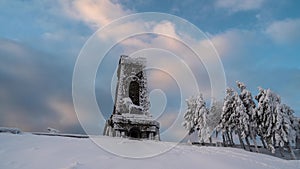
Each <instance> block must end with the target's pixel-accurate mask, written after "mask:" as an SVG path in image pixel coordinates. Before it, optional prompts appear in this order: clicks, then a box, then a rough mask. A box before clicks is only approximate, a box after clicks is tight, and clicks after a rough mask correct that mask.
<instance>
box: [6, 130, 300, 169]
mask: <svg viewBox="0 0 300 169" xmlns="http://www.w3.org/2000/svg"><path fill="white" fill-rule="evenodd" d="M100 139H103V141H104V142H110V143H111V145H112V146H114V145H116V146H121V147H124V148H126V147H127V148H128V147H130V149H132V150H131V151H137V150H138V148H133V147H139V146H146V145H147V146H148V147H149V148H150V149H152V148H153V149H156V148H160V147H162V146H169V144H173V143H166V142H155V141H137V140H127V139H121V138H110V137H101V138H100ZM0 168H1V169H11V168H12V169H13V168H18V169H19V168H20V169H22V168H26V169H40V168H43V169H59V168H61V169H93V168H101V169H102V168H104V169H113V168H122V169H124V168H131V169H135V168H136V169H137V168H149V169H150V168H151V169H154V168H155V169H160V168H161V169H168V168H171V169H176V168H178V169H182V168H201V169H206V168H207V169H214V168H222V169H235V168H236V169H243V168H245V169H271V168H272V169H300V161H299V160H298V161H287V160H282V159H279V158H276V157H272V156H268V155H262V154H256V153H250V152H246V151H244V150H240V149H232V148H221V147H197V146H191V145H178V146H176V147H175V148H173V149H172V150H170V151H168V152H166V153H164V154H161V155H159V156H155V157H152V158H144V159H128V158H122V157H118V156H116V155H113V154H111V153H109V152H106V151H104V150H102V149H101V148H99V147H98V146H97V145H96V144H94V143H93V142H92V141H91V140H90V139H87V138H81V139H79V138H68V137H54V136H37V135H32V134H26V133H25V134H21V135H13V134H7V133H0Z"/></svg>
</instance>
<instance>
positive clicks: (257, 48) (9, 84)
mask: <svg viewBox="0 0 300 169" xmlns="http://www.w3.org/2000/svg"><path fill="white" fill-rule="evenodd" d="M299 6H300V2H298V1H297V0H294V1H293V0H279V1H276V2H274V1H272V0H212V1H205V0H186V1H180V0H178V1H177V0H166V1H140V0H139V1H138V0H131V1H129V0H125V1H118V0H112V1H109V0H85V1H80V0H64V1H59V0H53V1H50V0H49V1H47V0H15V1H10V0H0V25H1V26H0V27H1V28H0V117H1V118H0V126H9V127H19V128H21V129H22V130H25V131H45V129H46V128H47V127H53V128H57V129H59V130H61V131H63V132H69V133H83V130H82V128H81V127H80V124H79V123H78V120H77V117H76V113H75V111H74V108H73V101H72V75H73V69H74V66H75V63H76V59H77V57H78V54H79V52H80V50H81V48H82V47H83V45H84V44H85V42H86V41H87V40H88V38H89V37H90V36H92V35H93V33H94V32H95V31H96V30H98V29H99V28H102V27H103V26H105V25H107V24H109V23H110V22H112V21H113V20H115V19H118V18H120V17H122V16H126V15H129V14H134V13H139V12H162V13H168V14H172V15H176V16H178V17H181V18H183V19H186V20H187V21H189V22H191V23H192V24H194V25H195V26H197V27H198V28H199V29H201V30H202V31H203V32H204V33H205V35H206V36H207V37H209V39H210V40H211V41H212V43H213V45H214V46H215V48H216V49H217V51H218V53H219V55H220V58H221V61H222V63H223V66H224V70H225V74H226V81H227V85H228V86H231V87H235V81H236V80H239V81H243V82H245V83H246V84H247V86H248V89H249V90H251V91H252V92H253V95H255V94H256V93H257V87H258V86H261V87H263V88H271V89H272V90H273V91H275V92H276V93H278V94H279V95H280V96H281V98H282V101H283V102H284V103H287V104H288V105H290V106H291V107H292V108H293V109H294V110H295V111H296V114H297V115H298V116H300V92H299V86H300V57H299V54H300V33H299V30H300V12H299V9H298V8H299ZM137 27H139V25H134V24H131V25H130V24H129V25H128V27H126V26H124V27H122V28H121V29H117V30H118V31H124V30H126V29H130V30H132V29H136V30H138V29H137ZM153 30H154V32H155V30H162V31H166V32H168V33H169V34H172V35H173V36H174V37H176V36H178V35H179V31H178V29H177V27H176V26H174V24H172V23H171V22H163V23H157V24H156V25H154V29H153ZM145 36H148V35H145ZM145 36H144V37H137V39H134V38H131V39H128V40H124V41H122V42H121V43H120V44H119V45H116V46H115V47H114V48H113V49H112V50H111V51H109V53H108V54H107V57H106V62H105V65H106V66H102V67H100V68H99V71H100V70H101V69H103V70H102V72H107V76H108V77H110V79H105V78H108V77H102V76H100V77H98V76H97V79H96V90H95V91H96V95H97V101H98V104H99V107H100V109H101V111H102V112H104V113H103V114H104V117H106V118H107V117H109V115H110V113H111V110H112V107H113V102H112V97H111V88H110V87H111V84H110V83H111V74H109V73H111V72H113V71H114V70H115V68H116V66H117V61H118V58H119V55H120V52H123V53H124V52H125V53H126V54H132V53H134V52H135V51H137V50H141V49H145V48H150V47H156V48H157V47H161V46H162V45H164V46H163V47H164V49H170V50H171V49H174V46H175V47H176V49H177V51H178V50H179V49H178V48H177V47H178V45H176V42H174V43H172V40H170V39H166V38H165V37H163V36H161V37H159V38H157V37H155V38H153V37H152V39H151V42H149V37H145ZM141 39H142V40H141ZM145 39H146V40H145ZM145 41H146V42H145ZM170 44H172V45H170ZM124 46H125V47H124ZM121 47H123V48H122V49H119V48H121ZM183 50H184V49H182V50H181V48H180V51H181V52H182V51H183ZM123 53H122V54H123ZM158 55H159V54H158ZM187 56H188V55H185V56H183V58H184V57H187ZM110 58H111V59H110ZM161 62H163V60H162V61H161ZM165 63H167V61H165ZM196 67H197V68H196ZM191 69H192V70H193V73H194V74H195V76H197V81H198V82H199V84H200V85H201V87H200V90H201V92H202V93H204V96H206V99H209V98H208V97H209V92H210V90H209V89H208V86H210V85H211V84H209V79H208V76H207V73H206V71H205V68H204V67H203V65H201V64H199V65H193V66H191ZM170 70H171V71H173V72H175V73H174V74H177V73H178V74H180V72H177V73H176V71H178V69H172V66H171V68H170ZM100 72H101V71H100ZM104 75H105V73H104ZM101 78H104V79H101ZM178 78H185V76H184V75H181V76H180V75H179V76H178ZM107 80H109V81H108V82H109V83H107ZM176 80H177V81H178V79H176ZM181 80H183V81H184V79H181ZM149 81H150V82H149V88H150V90H152V89H161V90H166V91H165V95H162V94H161V92H160V91H159V90H156V91H155V92H153V93H152V94H153V95H155V94H157V95H158V96H164V97H163V98H162V100H168V101H167V104H166V109H165V111H166V112H169V113H166V115H165V117H162V118H161V119H160V122H161V123H162V127H165V126H167V125H169V124H171V123H172V121H173V120H174V118H175V116H176V115H175V116H174V115H172V112H176V110H177V109H178V107H179V106H178V104H179V102H180V101H178V95H179V94H178V86H177V85H175V81H174V79H173V80H172V78H171V77H169V76H168V75H167V74H164V73H162V72H160V73H157V74H156V72H155V71H153V72H152V73H151V75H150V77H149ZM179 81H180V80H179ZM158 82H160V83H158ZM169 83H170V85H169ZM107 84H109V85H107ZM166 84H168V85H166ZM172 85H173V86H172ZM179 87H180V86H179ZM158 98H160V99H161V97H158ZM183 99H185V98H183ZM154 100H156V101H157V99H154ZM154 104H155V103H154ZM153 110H154V111H155V109H153ZM100 133H101V132H100Z"/></svg>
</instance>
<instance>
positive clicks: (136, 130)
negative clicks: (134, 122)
mask: <svg viewBox="0 0 300 169" xmlns="http://www.w3.org/2000/svg"><path fill="white" fill-rule="evenodd" d="M128 136H129V137H131V138H141V131H140V129H139V128H137V127H133V128H131V129H130V130H129V133H128Z"/></svg>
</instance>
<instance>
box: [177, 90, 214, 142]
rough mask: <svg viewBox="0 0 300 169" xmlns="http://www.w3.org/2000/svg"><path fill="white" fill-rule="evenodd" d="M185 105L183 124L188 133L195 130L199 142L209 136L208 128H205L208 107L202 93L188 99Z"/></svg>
mask: <svg viewBox="0 0 300 169" xmlns="http://www.w3.org/2000/svg"><path fill="white" fill-rule="evenodd" d="M187 105H188V108H187V111H186V112H185V114H184V122H183V126H184V127H185V129H186V130H187V131H188V132H189V134H192V133H193V132H195V131H196V130H197V131H198V136H199V140H200V142H204V141H206V140H207V139H208V138H209V136H208V134H209V130H208V129H207V119H208V117H207V115H208V109H207V108H206V103H205V101H204V99H203V96H202V94H199V95H197V96H195V97H192V98H190V99H188V100H187Z"/></svg>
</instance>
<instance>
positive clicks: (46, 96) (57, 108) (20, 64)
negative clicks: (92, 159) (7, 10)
mask: <svg viewBox="0 0 300 169" xmlns="http://www.w3.org/2000/svg"><path fill="white" fill-rule="evenodd" d="M0 58H1V61H0V100H1V101H0V114H1V115H0V116H1V118H0V125H1V126H11V127H20V128H21V129H24V130H29V131H43V130H45V129H46V128H47V127H48V126H51V127H54V128H58V129H59V130H62V131H66V132H77V133H78V132H81V133H82V129H81V128H80V127H79V124H78V122H77V121H76V120H74V117H76V114H75V111H74V109H73V105H72V94H71V93H72V88H71V87H72V70H73V67H72V65H71V64H70V62H68V61H67V60H62V59H60V57H59V56H52V55H50V54H47V53H43V52H40V51H36V50H34V49H32V48H30V47H28V46H25V45H23V44H21V43H18V42H15V41H11V40H5V39H1V40H0ZM71 63H72V62H71ZM58 103H61V105H58ZM62 120H64V121H62Z"/></svg>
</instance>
